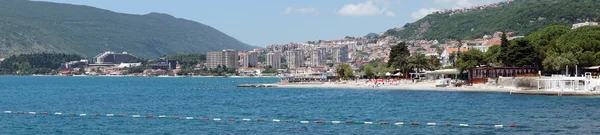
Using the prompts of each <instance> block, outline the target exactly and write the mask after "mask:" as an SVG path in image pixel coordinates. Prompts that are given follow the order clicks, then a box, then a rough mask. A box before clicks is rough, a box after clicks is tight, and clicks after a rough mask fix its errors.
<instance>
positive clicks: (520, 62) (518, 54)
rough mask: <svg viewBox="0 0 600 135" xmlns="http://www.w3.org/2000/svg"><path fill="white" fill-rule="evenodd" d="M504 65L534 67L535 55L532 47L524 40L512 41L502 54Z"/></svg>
mask: <svg viewBox="0 0 600 135" xmlns="http://www.w3.org/2000/svg"><path fill="white" fill-rule="evenodd" d="M503 54H505V55H506V56H505V58H504V62H505V63H504V65H505V66H513V67H524V66H534V64H535V63H534V60H535V59H536V56H537V55H536V54H535V53H534V47H533V46H532V45H530V44H529V41H527V39H524V38H519V39H515V40H512V42H511V44H510V46H509V47H508V48H507V50H505V51H504V52H503Z"/></svg>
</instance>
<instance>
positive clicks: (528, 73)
mask: <svg viewBox="0 0 600 135" xmlns="http://www.w3.org/2000/svg"><path fill="white" fill-rule="evenodd" d="M468 76H469V80H470V81H471V83H472V84H485V83H487V82H488V79H490V78H491V79H498V78H499V77H535V76H539V75H538V70H537V69H536V68H533V67H475V68H471V69H469V74H468Z"/></svg>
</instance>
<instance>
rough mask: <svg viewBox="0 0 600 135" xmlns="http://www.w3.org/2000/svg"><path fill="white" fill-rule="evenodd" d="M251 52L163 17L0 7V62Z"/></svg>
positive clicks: (6, 0)
mask: <svg viewBox="0 0 600 135" xmlns="http://www.w3.org/2000/svg"><path fill="white" fill-rule="evenodd" d="M225 48H233V49H238V50H244V49H251V48H253V47H252V46H249V45H247V44H245V43H242V42H240V41H238V40H236V39H234V38H232V37H230V36H228V35H226V34H224V33H222V32H220V31H218V30H216V29H214V28H212V27H210V26H207V25H204V24H201V23H198V22H194V21H190V20H185V19H180V18H175V17H173V16H170V15H167V14H160V13H150V14H146V15H132V14H122V13H115V12H112V11H108V10H103V9H98V8H94V7H89V6H79V5H70V4H58V3H50V2H36V1H26V0H1V1H0V57H8V56H10V55H13V54H28V53H42V52H58V53H75V54H80V55H84V56H87V57H93V56H95V55H96V54H98V53H101V52H104V51H115V52H121V51H127V52H129V53H133V54H135V55H137V56H139V57H145V58H154V57H158V56H161V55H165V54H175V53H203V52H208V51H215V50H222V49H225Z"/></svg>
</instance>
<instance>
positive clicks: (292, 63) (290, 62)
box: [287, 50, 304, 69]
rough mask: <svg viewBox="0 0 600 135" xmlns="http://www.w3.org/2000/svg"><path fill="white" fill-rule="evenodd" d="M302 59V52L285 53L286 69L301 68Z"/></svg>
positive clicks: (291, 51) (290, 51)
mask: <svg viewBox="0 0 600 135" xmlns="http://www.w3.org/2000/svg"><path fill="white" fill-rule="evenodd" d="M303 62H304V58H302V52H301V51H300V50H289V51H288V52H287V66H288V69H295V68H298V67H302V65H303V64H302V63H303Z"/></svg>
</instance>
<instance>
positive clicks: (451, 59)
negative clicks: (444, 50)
mask: <svg viewBox="0 0 600 135" xmlns="http://www.w3.org/2000/svg"><path fill="white" fill-rule="evenodd" d="M457 58H458V57H456V52H452V53H450V55H449V56H448V62H449V63H450V65H452V67H456V59H457Z"/></svg>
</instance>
